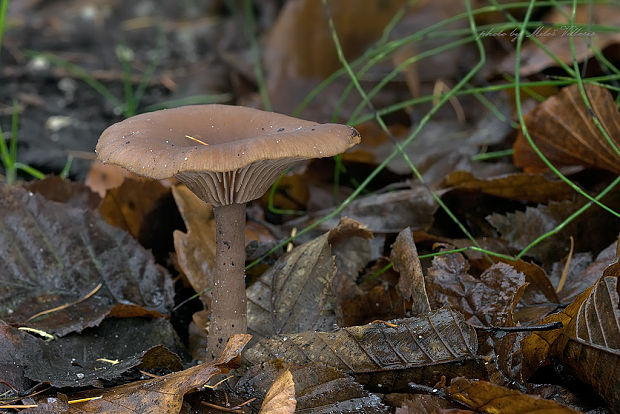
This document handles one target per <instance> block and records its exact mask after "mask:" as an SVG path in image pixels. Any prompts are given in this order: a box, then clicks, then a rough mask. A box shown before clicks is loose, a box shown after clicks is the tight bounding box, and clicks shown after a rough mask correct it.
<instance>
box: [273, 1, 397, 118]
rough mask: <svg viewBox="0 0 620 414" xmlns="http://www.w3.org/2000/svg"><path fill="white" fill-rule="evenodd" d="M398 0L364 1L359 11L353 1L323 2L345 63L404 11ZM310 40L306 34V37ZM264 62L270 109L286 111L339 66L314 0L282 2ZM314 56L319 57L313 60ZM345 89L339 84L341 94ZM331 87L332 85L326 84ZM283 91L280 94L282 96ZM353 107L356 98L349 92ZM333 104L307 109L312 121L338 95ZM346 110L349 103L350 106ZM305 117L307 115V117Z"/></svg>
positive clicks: (319, 6) (322, 12)
mask: <svg viewBox="0 0 620 414" xmlns="http://www.w3.org/2000/svg"><path fill="white" fill-rule="evenodd" d="M404 3H405V2H404V1H403V0H387V1H378V0H373V1H368V3H367V4H366V5H365V7H358V4H357V2H356V1H355V0H345V1H338V2H333V3H328V8H329V11H330V14H331V15H332V17H333V19H334V25H335V28H336V31H337V33H338V37H339V39H340V42H341V44H342V48H343V49H344V53H345V56H346V57H347V59H350V58H354V57H356V56H358V55H360V54H361V53H363V52H364V50H365V49H366V48H367V47H368V46H370V45H371V43H372V42H373V41H375V40H376V39H377V38H378V37H379V36H380V35H381V33H382V31H383V28H384V26H385V25H386V24H387V23H388V22H389V21H390V19H391V18H392V17H393V16H394V14H395V13H396V11H397V10H398V9H400V8H401V7H403V5H404ZM310 33H311V34H312V36H308V34H310ZM264 50H265V55H264V64H265V72H266V75H267V76H266V78H267V79H266V83H267V88H268V90H269V92H270V97H271V98H272V104H273V105H274V109H275V110H278V111H280V112H282V111H284V112H287V113H290V112H291V111H292V110H294V108H295V107H296V106H297V105H298V104H299V103H300V102H301V100H300V97H304V96H306V95H307V94H308V93H309V92H310V91H311V90H312V89H313V88H314V87H315V86H316V85H318V83H319V82H320V81H321V79H324V78H326V77H327V76H329V75H331V74H332V73H333V72H334V71H335V70H337V69H339V68H340V67H341V65H340V62H339V59H338V55H337V54H336V49H335V47H334V44H333V42H332V39H331V34H330V31H329V27H328V25H327V18H326V15H325V8H324V7H323V4H322V3H321V2H317V1H314V0H294V1H290V2H287V3H286V4H285V5H284V7H283V9H282V11H281V12H280V14H279V16H278V19H277V20H276V22H275V24H274V25H273V27H272V28H271V31H270V33H269V35H268V36H267V40H266V45H265V49H264ZM316 56H321V58H320V59H316V58H315V57H316ZM345 87H346V83H343V85H341V86H340V87H339V89H340V92H341V90H343V89H344V88H345ZM331 88H332V89H333V88H334V85H332V86H331ZM284 91H285V92H284ZM351 95H353V98H355V102H354V104H357V103H358V102H359V98H358V97H357V96H355V95H354V94H351ZM329 96H333V98H332V100H333V101H334V102H333V105H330V104H327V105H326V103H325V101H326V99H327V98H326V94H325V92H324V93H322V97H323V99H322V100H321V102H320V103H318V102H317V103H315V105H314V106H313V107H312V108H311V110H312V114H313V116H312V117H311V118H312V119H317V120H321V118H323V119H324V120H325V121H327V120H328V119H329V117H330V116H331V113H330V112H331V111H332V109H331V108H333V107H334V106H335V104H336V102H337V100H338V99H339V97H340V96H342V93H336V91H334V92H332V93H331V94H330V95H329ZM349 106H351V105H349ZM306 116H307V114H306Z"/></svg>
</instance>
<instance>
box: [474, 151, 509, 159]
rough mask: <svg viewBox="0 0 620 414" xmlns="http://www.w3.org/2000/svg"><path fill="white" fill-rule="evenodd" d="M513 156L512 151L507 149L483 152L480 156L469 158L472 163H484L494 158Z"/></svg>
mask: <svg viewBox="0 0 620 414" xmlns="http://www.w3.org/2000/svg"><path fill="white" fill-rule="evenodd" d="M512 154H514V150H512V149H507V150H502V151H491V152H483V153H481V154H476V155H473V156H472V157H471V160H472V161H486V160H491V159H495V158H502V157H508V156H511V155H512Z"/></svg>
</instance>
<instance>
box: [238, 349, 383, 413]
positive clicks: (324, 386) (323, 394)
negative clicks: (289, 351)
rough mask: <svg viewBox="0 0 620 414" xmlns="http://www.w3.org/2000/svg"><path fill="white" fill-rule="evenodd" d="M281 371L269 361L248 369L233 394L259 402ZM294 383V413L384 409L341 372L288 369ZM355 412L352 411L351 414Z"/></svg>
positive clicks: (309, 367)
mask: <svg viewBox="0 0 620 414" xmlns="http://www.w3.org/2000/svg"><path fill="white" fill-rule="evenodd" d="M281 370H282V361H278V360H272V361H269V362H265V363H262V364H258V365H254V366H252V367H250V368H249V369H248V370H247V371H246V373H245V374H244V375H243V377H242V378H241V379H240V380H239V381H238V382H237V385H236V386H235V391H236V392H237V393H240V394H242V395H245V396H246V398H250V397H251V396H258V398H259V399H261V398H262V396H264V395H265V394H266V393H267V386H268V385H269V384H271V383H272V382H273V381H274V379H275V378H276V377H277V376H278V373H279V372H280V371H281ZM288 370H289V371H290V372H291V374H292V377H293V380H294V382H295V399H296V400H297V412H312V413H333V414H346V413H351V412H355V413H363V414H383V413H385V412H386V410H387V407H386V406H385V405H384V404H382V403H381V400H380V399H379V397H378V396H377V395H375V394H372V393H369V392H368V391H366V390H365V389H364V388H363V387H362V386H361V385H360V384H359V383H357V382H355V380H354V379H353V378H352V377H351V376H350V375H347V374H344V373H343V372H342V371H340V370H338V369H336V368H332V367H329V366H327V365H325V364H316V363H313V364H307V365H303V366H296V365H292V366H289V367H288ZM352 410H354V411H352Z"/></svg>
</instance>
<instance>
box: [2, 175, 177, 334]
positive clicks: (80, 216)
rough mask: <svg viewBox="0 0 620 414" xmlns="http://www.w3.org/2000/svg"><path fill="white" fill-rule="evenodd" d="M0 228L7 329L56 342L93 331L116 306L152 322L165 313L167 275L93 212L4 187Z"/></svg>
mask: <svg viewBox="0 0 620 414" xmlns="http://www.w3.org/2000/svg"><path fill="white" fill-rule="evenodd" d="M0 223H2V224H1V225H0V245H2V246H6V248H4V249H0V257H1V258H0V261H1V262H2V263H3V266H2V267H0V281H1V284H0V318H2V319H4V320H5V321H7V322H9V323H18V324H20V325H23V326H28V327H32V328H37V329H42V330H44V331H46V332H48V333H52V334H56V335H59V336H63V335H66V334H68V333H69V332H73V331H78V332H79V331H81V330H83V329H84V328H86V327H89V326H95V325H98V324H99V323H100V322H101V320H103V318H105V317H106V316H107V315H108V314H111V313H112V312H114V311H115V307H116V309H119V308H118V305H122V306H124V307H127V308H132V311H133V312H134V314H135V313H139V314H142V315H151V316H156V315H161V314H163V313H167V311H168V309H169V308H170V307H171V306H172V298H173V289H172V281H171V279H170V277H169V275H168V272H167V271H166V270H165V269H164V268H162V267H160V266H158V265H157V264H155V262H154V260H153V256H152V255H151V253H150V252H148V251H147V250H145V249H144V248H142V247H141V246H140V245H139V244H138V243H137V242H136V241H135V240H134V239H133V238H132V237H131V236H130V235H129V234H128V233H126V232H124V231H123V230H120V229H117V228H114V227H112V226H110V225H109V224H107V223H106V222H105V221H104V220H103V219H102V218H101V217H100V216H99V214H98V213H97V212H93V211H88V210H84V209H81V208H75V207H71V206H67V205H64V204H61V203H57V202H53V201H48V200H46V199H45V198H43V197H42V196H40V195H37V194H34V193H29V192H27V191H24V190H22V189H20V188H17V187H11V186H7V185H4V186H0ZM98 286H100V287H98ZM89 294H91V296H88V295H89ZM66 305H70V306H68V307H65V308H64V309H61V310H57V311H54V312H49V313H46V314H44V315H42V316H40V317H37V318H34V319H32V320H31V319H30V318H31V317H32V316H34V315H37V314H39V313H41V312H46V311H49V310H51V309H54V308H56V307H59V306H66ZM117 314H120V312H118V313H117Z"/></svg>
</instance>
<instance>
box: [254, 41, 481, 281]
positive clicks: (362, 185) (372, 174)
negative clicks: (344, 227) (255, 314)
mask: <svg viewBox="0 0 620 414" xmlns="http://www.w3.org/2000/svg"><path fill="white" fill-rule="evenodd" d="M481 47H482V43H481V42H479V48H481ZM484 62H485V57H484V54H482V56H481V59H480V61H479V62H478V63H477V64H476V65H475V66H474V67H473V68H472V69H470V70H469V72H467V74H465V76H464V77H463V78H462V79H461V80H460V81H459V82H458V83H457V84H456V85H455V87H454V88H453V89H452V90H451V91H450V92H448V93H447V94H445V95H443V96H441V97H440V98H439V102H438V103H437V105H435V106H434V107H433V108H431V109H430V110H429V111H428V112H427V113H426V114H425V115H424V117H423V118H422V120H421V121H420V123H419V124H418V125H417V127H416V128H415V129H414V130H413V131H412V132H411V134H410V135H409V136H408V137H407V138H405V140H404V141H403V143H402V145H403V146H407V145H408V144H409V143H410V142H412V141H413V140H414V139H415V138H416V137H417V136H418V134H419V133H420V131H421V130H422V128H424V126H425V125H426V124H427V123H428V121H429V120H430V119H431V118H432V117H433V116H434V115H435V113H437V111H438V110H439V109H440V108H441V107H442V106H443V105H444V104H445V103H446V102H447V101H448V100H449V99H450V98H451V97H452V96H454V94H455V93H456V91H458V90H460V89H461V88H462V87H463V86H464V85H465V84H466V83H467V82H468V81H469V80H470V79H471V78H472V77H473V76H474V75H475V74H476V73H477V72H478V71H479V70H480V68H482V66H483V65H484ZM401 151H402V150H401ZM401 151H399V150H398V149H395V150H394V151H392V152H391V153H390V154H389V155H388V156H387V157H385V159H384V160H383V161H382V162H381V163H380V164H379V165H378V166H377V167H376V168H375V169H374V170H372V171H371V172H370V174H368V175H367V176H366V178H365V179H364V181H362V182H361V183H360V185H359V186H358V187H357V188H355V190H354V191H353V192H352V193H351V194H350V195H349V196H348V197H347V198H346V199H345V200H344V201H343V202H342V203H340V205H339V206H338V207H336V208H335V209H334V210H333V211H332V212H331V213H329V214H327V215H325V216H323V217H322V218H320V219H318V220H317V221H315V222H314V223H312V224H310V225H309V226H307V227H305V228H304V229H302V230H300V231H299V232H298V233H297V235H296V236H295V237H288V238H287V239H285V240H284V241H282V242H280V243H278V245H276V246H275V247H273V248H272V249H271V250H269V251H268V252H267V253H265V254H264V255H262V256H261V257H259V258H257V259H256V260H254V261H253V262H252V263H250V264H249V265H248V266H246V269H250V268H252V267H253V266H256V265H257V264H258V263H260V262H261V261H262V260H263V259H265V258H266V257H267V256H269V255H271V254H272V253H274V252H276V251H278V250H279V249H281V248H282V247H284V246H286V245H287V244H288V243H290V242H291V241H292V240H293V239H294V238H296V237H299V236H301V235H304V234H306V233H308V232H310V231H311V230H313V229H315V228H317V227H318V226H320V225H321V224H322V223H324V222H326V221H327V220H329V219H331V218H333V217H336V216H337V215H338V214H340V213H341V212H342V211H343V210H344V209H345V208H346V207H347V206H349V204H351V203H352V202H353V200H355V199H356V198H357V196H359V195H360V194H361V193H362V191H363V190H364V189H365V188H366V187H367V186H368V184H369V183H370V182H371V181H372V180H374V178H375V177H376V176H377V175H378V174H379V173H380V172H381V171H382V170H383V169H384V168H385V167H387V165H388V164H389V163H390V162H391V161H392V160H393V159H394V158H396V156H397V155H399V154H400V153H401Z"/></svg>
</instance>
